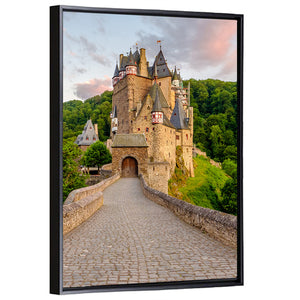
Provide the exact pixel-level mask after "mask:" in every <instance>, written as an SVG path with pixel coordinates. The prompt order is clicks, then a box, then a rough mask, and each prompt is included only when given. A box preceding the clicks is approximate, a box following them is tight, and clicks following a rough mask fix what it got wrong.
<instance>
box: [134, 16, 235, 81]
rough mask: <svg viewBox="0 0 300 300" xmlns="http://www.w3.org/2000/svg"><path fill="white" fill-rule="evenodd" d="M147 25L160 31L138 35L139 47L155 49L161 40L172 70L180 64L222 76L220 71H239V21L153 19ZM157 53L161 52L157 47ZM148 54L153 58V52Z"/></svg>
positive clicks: (141, 32)
mask: <svg viewBox="0 0 300 300" xmlns="http://www.w3.org/2000/svg"><path fill="white" fill-rule="evenodd" d="M148 22H149V25H151V26H154V27H155V28H156V29H157V30H154V31H152V33H145V32H143V31H140V32H138V33H137V34H138V37H139V41H138V43H139V45H145V48H146V47H148V49H149V48H152V49H153V45H154V44H156V41H157V40H162V49H163V52H164V55H165V57H166V58H168V65H169V67H174V65H177V66H178V64H181V65H182V66H184V67H185V68H190V69H192V70H195V71H198V72H200V73H203V74H204V73H205V72H207V70H208V69H209V70H213V69H214V70H216V72H218V74H219V75H220V76H221V75H222V74H221V73H220V72H219V71H220V69H224V72H225V71H228V68H231V70H234V69H236V63H237V61H236V52H235V50H236V37H237V23H236V21H232V20H212V19H185V18H183V19H179V18H174V19H173V18H151V19H148ZM150 23H151V24H150ZM146 49H147V48H146ZM156 51H157V52H158V51H159V48H158V47H156ZM149 52H150V54H152V51H151V50H150V51H149ZM157 52H156V53H155V54H157ZM234 53H235V56H234ZM150 63H152V61H151V62H150ZM183 71H184V70H183ZM227 73H228V72H227ZM215 75H217V74H215ZM220 79H221V78H220Z"/></svg>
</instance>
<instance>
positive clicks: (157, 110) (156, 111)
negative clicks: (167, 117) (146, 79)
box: [151, 89, 164, 124]
mask: <svg viewBox="0 0 300 300" xmlns="http://www.w3.org/2000/svg"><path fill="white" fill-rule="evenodd" d="M151 114H152V124H162V123H163V121H164V113H163V110H162V107H161V103H160V101H159V94H158V89H156V94H155V100H154V104H153V108H152V111H151Z"/></svg>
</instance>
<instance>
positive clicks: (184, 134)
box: [177, 129, 194, 176]
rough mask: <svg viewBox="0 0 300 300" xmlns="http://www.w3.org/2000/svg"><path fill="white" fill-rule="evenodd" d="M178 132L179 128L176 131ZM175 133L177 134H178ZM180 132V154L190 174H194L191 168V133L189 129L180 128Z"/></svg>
mask: <svg viewBox="0 0 300 300" xmlns="http://www.w3.org/2000/svg"><path fill="white" fill-rule="evenodd" d="M177 132H178V133H179V130H178V131H177ZM178 133H177V134H178ZM180 133H181V147H182V156H183V159H184V163H185V166H186V168H187V169H188V170H189V171H190V176H192V175H193V174H194V168H193V135H192V132H191V130H188V129H182V130H180Z"/></svg>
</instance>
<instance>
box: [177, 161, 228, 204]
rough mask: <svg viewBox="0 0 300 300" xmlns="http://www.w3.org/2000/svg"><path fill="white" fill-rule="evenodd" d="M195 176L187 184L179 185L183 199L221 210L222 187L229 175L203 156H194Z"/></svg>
mask: <svg viewBox="0 0 300 300" xmlns="http://www.w3.org/2000/svg"><path fill="white" fill-rule="evenodd" d="M194 166H195V169H194V173H195V177H193V178H192V177H189V178H188V179H187V180H186V182H185V184H183V185H181V186H178V191H179V194H181V195H182V196H181V199H182V200H184V201H186V202H189V203H192V204H194V205H198V206H202V207H207V208H211V209H215V210H220V209H221V207H220V202H221V189H222V187H223V186H224V184H225V182H226V180H227V179H228V175H226V173H225V172H224V171H223V170H221V169H219V168H217V167H215V166H213V165H211V164H210V163H209V159H207V158H205V157H203V156H197V157H196V158H194Z"/></svg>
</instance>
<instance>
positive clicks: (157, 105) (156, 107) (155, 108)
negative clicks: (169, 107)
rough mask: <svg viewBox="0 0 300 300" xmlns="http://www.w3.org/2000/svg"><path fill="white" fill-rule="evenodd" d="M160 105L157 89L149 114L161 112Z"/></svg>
mask: <svg viewBox="0 0 300 300" xmlns="http://www.w3.org/2000/svg"><path fill="white" fill-rule="evenodd" d="M162 111H163V110H162V108H161V103H160V101H159V94H158V88H157V89H156V94H155V100H154V104H153V108H152V111H151V112H162Z"/></svg>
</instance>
